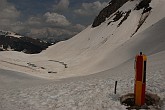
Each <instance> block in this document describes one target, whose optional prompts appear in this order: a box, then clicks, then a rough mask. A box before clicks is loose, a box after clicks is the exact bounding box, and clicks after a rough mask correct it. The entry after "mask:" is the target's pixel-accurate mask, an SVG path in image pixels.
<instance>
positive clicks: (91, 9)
mask: <svg viewBox="0 0 165 110" xmlns="http://www.w3.org/2000/svg"><path fill="white" fill-rule="evenodd" d="M107 4H108V3H107V2H103V3H101V2H100V1H95V2H93V3H82V6H81V8H79V9H75V10H74V13H75V14H77V15H81V16H92V15H96V14H97V13H98V12H99V11H100V10H101V9H103V8H104V7H105V6H107Z"/></svg>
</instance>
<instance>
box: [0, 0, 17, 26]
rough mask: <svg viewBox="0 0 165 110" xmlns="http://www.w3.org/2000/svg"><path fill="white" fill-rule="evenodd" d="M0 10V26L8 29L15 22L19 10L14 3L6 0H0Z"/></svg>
mask: <svg viewBox="0 0 165 110" xmlns="http://www.w3.org/2000/svg"><path fill="white" fill-rule="evenodd" d="M0 10H1V11H0V28H2V29H8V28H11V27H12V26H13V25H15V24H17V22H18V18H19V16H20V12H19V11H18V10H17V9H16V8H15V7H14V5H12V4H10V3H8V2H7V0H1V3H0Z"/></svg>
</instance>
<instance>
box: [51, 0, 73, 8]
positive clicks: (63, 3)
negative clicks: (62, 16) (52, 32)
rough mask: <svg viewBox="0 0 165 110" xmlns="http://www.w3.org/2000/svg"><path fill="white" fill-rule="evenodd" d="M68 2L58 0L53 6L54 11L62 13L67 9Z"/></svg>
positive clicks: (66, 0) (67, 0)
mask: <svg viewBox="0 0 165 110" xmlns="http://www.w3.org/2000/svg"><path fill="white" fill-rule="evenodd" d="M69 4H70V3H69V0H60V1H59V3H58V4H57V5H54V6H53V8H54V10H59V11H64V10H66V9H68V7H69Z"/></svg>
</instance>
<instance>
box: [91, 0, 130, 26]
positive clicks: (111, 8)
mask: <svg viewBox="0 0 165 110" xmlns="http://www.w3.org/2000/svg"><path fill="white" fill-rule="evenodd" d="M127 1H129V0H112V1H111V2H109V5H108V6H107V7H105V8H104V9H103V10H102V11H101V12H100V13H99V15H98V16H97V17H96V18H95V20H94V22H93V24H92V27H97V26H99V25H100V24H101V23H102V22H104V21H105V20H106V18H108V17H109V16H110V15H111V14H113V13H114V12H116V11H117V10H118V9H119V8H120V7H121V6H123V5H124V4H125V3H126V2H127Z"/></svg>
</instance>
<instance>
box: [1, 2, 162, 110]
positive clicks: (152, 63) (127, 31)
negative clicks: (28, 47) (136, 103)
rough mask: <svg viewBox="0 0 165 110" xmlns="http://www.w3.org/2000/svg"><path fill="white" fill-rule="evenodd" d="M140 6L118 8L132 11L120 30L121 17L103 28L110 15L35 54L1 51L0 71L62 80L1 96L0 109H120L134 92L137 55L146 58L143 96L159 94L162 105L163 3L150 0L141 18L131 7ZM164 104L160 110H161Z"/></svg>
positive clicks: (138, 11) (137, 11) (133, 3)
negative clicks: (122, 99)
mask: <svg viewBox="0 0 165 110" xmlns="http://www.w3.org/2000/svg"><path fill="white" fill-rule="evenodd" d="M139 1H140V0H138V1H129V2H127V3H126V4H125V5H124V6H123V7H121V8H120V9H119V10H122V11H123V12H127V11H129V10H131V13H130V15H129V17H128V18H127V20H125V21H124V22H123V23H122V25H120V26H119V27H117V25H118V24H119V22H120V21H121V20H122V18H123V17H122V18H121V19H120V20H119V21H117V22H112V23H110V25H107V24H108V23H109V22H110V21H113V18H114V16H115V15H112V16H110V17H109V18H108V19H107V20H106V21H105V22H103V23H102V24H101V25H100V26H98V27H95V28H91V26H89V27H88V28H86V29H85V30H84V31H82V32H81V33H79V34H78V35H76V36H74V37H73V38H71V39H69V40H67V41H63V42H60V43H58V44H55V45H53V46H50V47H49V48H48V49H47V50H45V51H43V52H42V53H40V54H36V55H26V54H24V53H18V52H9V51H8V52H0V68H1V69H6V70H12V71H18V72H22V73H27V74H30V75H33V76H37V77H41V78H46V79H56V80H60V79H61V78H66V79H61V80H60V81H54V80H53V83H50V84H48V85H42V86H37V87H33V88H27V89H21V90H15V89H12V90H10V91H8V92H6V91H5V90H4V92H3V91H1V93H0V96H1V97H0V98H2V99H4V101H2V102H0V105H2V104H4V103H8V104H9V107H11V106H14V107H15V108H19V107H20V108H19V109H18V110H21V109H24V110H26V109H27V110H29V109H33V110H51V109H52V110H53V109H56V110H58V109H59V110H69V109H70V110H74V109H75V110H96V109H99V110H121V109H125V108H126V107H124V106H122V105H120V103H119V100H118V98H119V97H120V96H121V95H122V94H126V93H130V92H133V88H134V58H135V56H136V54H138V53H139V52H140V51H142V52H143V53H144V54H146V55H147V56H148V61H147V91H149V92H152V93H156V94H158V95H159V96H160V97H161V100H162V102H163V101H165V88H164V87H165V82H164V79H165V73H164V72H165V31H164V29H165V13H164V10H165V1H164V0H152V2H151V3H150V5H151V7H152V10H151V12H148V13H146V15H143V16H142V15H141V13H142V11H143V10H134V7H133V6H135V5H136V4H137V3H139ZM131 3H132V4H131ZM129 6H130V7H129ZM144 16H148V17H147V19H146V20H145V22H144V24H143V25H142V27H141V28H140V29H139V30H138V31H137V32H136V33H135V30H136V29H137V27H138V24H139V20H141V19H142V18H143V17H144ZM134 33H135V34H134ZM132 35H133V36H132ZM78 76H79V77H78ZM68 77H73V78H68ZM74 77H75V78H74ZM51 81H52V80H51ZM115 81H118V83H119V84H118V90H117V95H114V94H113V91H114V82H115ZM13 91H16V92H14V93H13ZM4 94H5V95H4ZM5 97H7V98H5ZM9 99H11V101H9ZM22 100H24V101H22ZM163 103H164V102H163ZM164 105H165V104H162V106H161V108H160V109H161V110H165V106H164ZM5 107H6V106H5ZM5 107H4V108H5ZM21 107H22V108H21ZM1 108H3V106H2V107H1ZM151 108H152V107H151ZM152 109H153V110H156V108H152ZM4 110H10V109H9V108H8V109H4Z"/></svg>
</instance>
